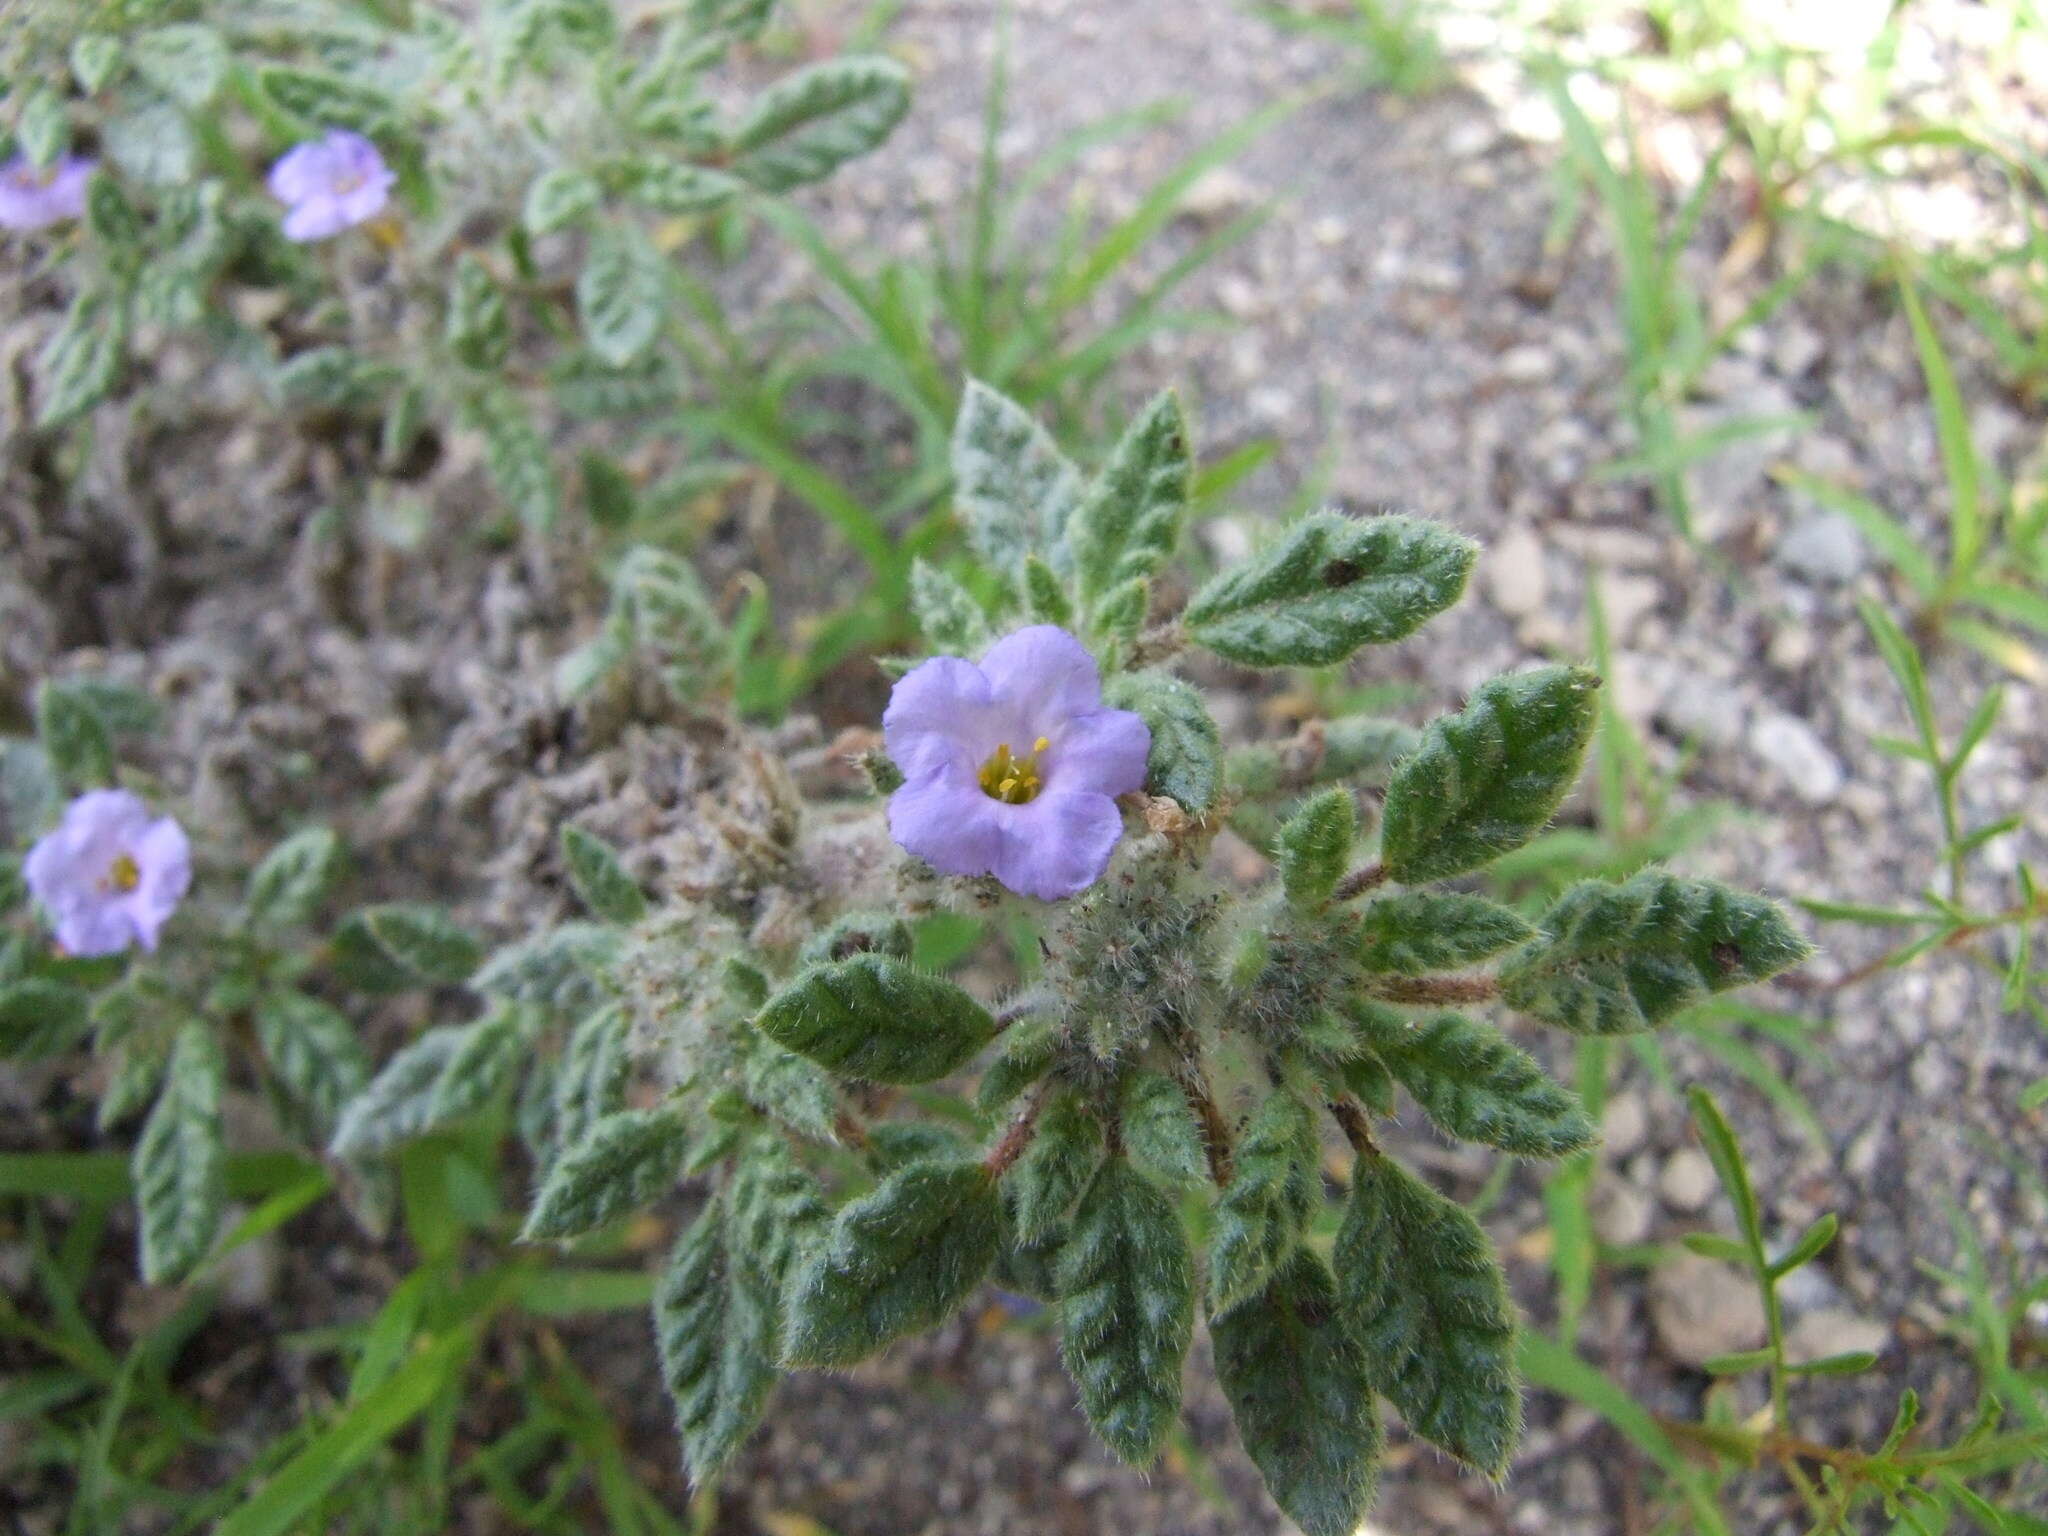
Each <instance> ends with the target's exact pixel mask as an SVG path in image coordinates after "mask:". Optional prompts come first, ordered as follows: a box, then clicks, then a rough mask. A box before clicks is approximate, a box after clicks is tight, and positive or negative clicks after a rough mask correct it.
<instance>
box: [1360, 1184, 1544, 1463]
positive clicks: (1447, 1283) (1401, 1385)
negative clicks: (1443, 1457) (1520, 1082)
mask: <svg viewBox="0 0 2048 1536" xmlns="http://www.w3.org/2000/svg"><path fill="white" fill-rule="evenodd" d="M1335 1257H1336V1269H1337V1294H1338V1298H1339V1300H1340V1301H1341V1303H1342V1305H1343V1307H1344V1309H1345V1311H1346V1313H1347V1314H1348V1315H1349V1318H1350V1320H1351V1323H1352V1326H1353V1328H1354V1329H1355V1330H1356V1332H1357V1335H1358V1340H1359V1343H1360V1344H1361V1346H1362V1347H1363V1348H1364V1350H1365V1358H1366V1361H1367V1362H1368V1368H1369V1369H1370V1370H1371V1372H1372V1375H1373V1385H1374V1386H1375V1387H1376V1388H1377V1389H1378V1390H1379V1391H1380V1392H1381V1393H1383V1394H1384V1395H1385V1396H1386V1397H1388V1398H1389V1399H1390V1400H1392V1402H1393V1404H1394V1406H1395V1407H1396V1408H1398V1409H1400V1410H1401V1416H1402V1417H1403V1418H1404V1419H1406V1420H1407V1421H1408V1427H1409V1428H1410V1429H1412V1430H1414V1431H1415V1433H1417V1434H1418V1435H1421V1436H1422V1437H1423V1438H1424V1439H1425V1440H1428V1441H1430V1442H1431V1443H1432V1444H1434V1445H1437V1446H1440V1447H1442V1448H1443V1449H1444V1450H1446V1451H1449V1452H1450V1453H1451V1454H1452V1455H1453V1456H1456V1457H1457V1458H1458V1459H1459V1460H1460V1461H1464V1462H1467V1463H1469V1464H1470V1465H1472V1466H1474V1467H1476V1468H1478V1469H1479V1470H1480V1471H1481V1472H1484V1473H1486V1474H1487V1475H1488V1476H1489V1477H1499V1476H1500V1475H1501V1474H1502V1473H1504V1472H1505V1471H1506V1470H1507V1466H1508V1461H1509V1458H1510V1457H1512V1456H1513V1454H1514V1449H1515V1441H1516V1439H1517V1438H1518V1437H1519V1436H1520V1434H1521V1425H1522V1394H1521V1386H1520V1383H1519V1382H1518V1381H1517V1380H1516V1377H1515V1368H1514V1360H1515V1319H1514V1313H1513V1312H1512V1311H1511V1310H1510V1307H1509V1304H1508V1294H1507V1283H1506V1281H1505V1279H1504V1278H1503V1277H1502V1275H1501V1271H1500V1265H1499V1263H1498V1262H1497V1261H1496V1260H1495V1259H1494V1257H1493V1250H1492V1249H1491V1248H1490V1247H1489V1246H1488V1244H1487V1241H1486V1235H1485V1234H1484V1233H1483V1232H1481V1231H1480V1230H1479V1224H1478V1223H1477V1222H1475V1221H1474V1220H1473V1219H1472V1218H1471V1216H1470V1215H1469V1214H1467V1212H1466V1211H1465V1209H1464V1207H1463V1206H1460V1205H1457V1204H1455V1203H1454V1202H1452V1201H1449V1200H1446V1199H1445V1198H1444V1197H1443V1196H1442V1195H1439V1194H1438V1193H1437V1192H1436V1191H1435V1190H1433V1189H1431V1188H1429V1187H1428V1186H1427V1185H1425V1184H1422V1183H1421V1182H1419V1181H1418V1180H1417V1179H1415V1177H1414V1176H1413V1175H1411V1174H1410V1173H1409V1172H1408V1171H1407V1170H1406V1169H1404V1168H1402V1167H1401V1166H1400V1165H1399V1164H1398V1163H1396V1162H1394V1161H1393V1160H1392V1159H1390V1158H1387V1157H1383V1156H1380V1155H1377V1154H1370V1153H1369V1154H1367V1155H1365V1156H1362V1157H1360V1158H1359V1159H1358V1162H1357V1164H1356V1165H1355V1167H1354V1169H1353V1172H1352V1178H1351V1199H1350V1203H1349V1204H1348V1205H1347V1206H1346V1208H1345V1212H1344V1223H1343V1225H1342V1226H1341V1227H1340V1228H1339V1229H1338V1232H1337V1247H1336V1255H1335Z"/></svg>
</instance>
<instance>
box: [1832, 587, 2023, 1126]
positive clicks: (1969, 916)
mask: <svg viewBox="0 0 2048 1536" xmlns="http://www.w3.org/2000/svg"><path fill="white" fill-rule="evenodd" d="M1862 614H1863V622H1864V625H1865V626H1866V627H1867V628H1868V629H1869V631H1870V635H1871V638H1872V639H1873V640H1874V641H1875V642H1876V644H1877V649H1878V653H1879V654H1880V655H1881V656H1882V657H1883V658H1884V662H1885V665H1886V667H1887V668H1889V669H1890V671H1891V674H1892V677H1893V678H1894V680H1895V681H1896V682H1897V683H1898V685H1899V693H1900V697H1901V699H1902V701H1903V702H1904V704H1905V707H1906V716H1907V719H1908V720H1909V721H1910V723H1911V725H1912V728H1913V734H1912V735H1911V736H1904V737H1893V736H1884V737H1879V738H1877V739H1876V740H1875V742H1874V743H1873V744H1874V745H1875V746H1877V747H1878V748H1879V750H1881V751H1882V752H1884V753H1885V755H1886V756H1888V757H1892V758H1896V759H1897V760H1899V761H1901V762H1908V763H1914V764H1917V765H1918V766H1919V767H1921V768H1924V769H1926V770H1927V773H1928V775H1929V785H1930V787H1931V788H1932V789H1933V791H1934V798H1935V809H1936V812H1937V814H1938V815H1939V817H1940V820H1941V835H1942V848H1941V854H1940V867H1939V874H1938V875H1930V878H1929V879H1928V882H1927V884H1926V886H1925V887H1924V888H1923V890H1922V891H1921V893H1920V900H1919V902H1918V904H1917V905H1915V906H1906V907H1887V906H1882V905H1877V904H1873V903H1870V902H1858V901H1841V900H1831V899H1821V898H1807V899H1803V900H1802V901H1801V902H1800V905H1801V906H1803V907H1804V908H1806V910H1807V911H1809V912H1811V913H1813V914H1814V916H1816V917H1819V918H1823V919H1827V920H1831V921H1836V922H1845V923H1854V924H1857V925H1859V926H1863V927H1871V928H1890V929H1904V930H1906V931H1907V932H1908V933H1909V934H1910V937H1908V938H1907V939H1905V940H1904V941H1903V942H1901V943H1898V944H1895V945H1893V946H1891V947H1889V948H1887V949H1885V950H1884V951H1883V952H1882V953H1880V954H1879V955H1877V956H1875V957H1874V958H1872V959H1870V960H1868V961H1865V962H1864V963H1863V964H1862V965H1859V966H1857V967H1855V968H1854V969H1853V970H1850V971H1848V972H1846V973H1845V974H1844V975H1842V976H1841V977H1839V978H1838V979H1837V980H1836V981H1835V982H1834V983H1833V985H1834V986H1836V987H1838V988H1839V987H1849V986H1855V985H1857V984H1859V983H1861V982H1864V981H1868V980H1869V979H1870V978H1871V977H1873V976H1878V975H1881V974H1883V973H1884V972H1886V971H1890V970H1894V969H1897V968H1898V967H1901V966H1905V965H1910V964H1912V963H1913V962H1915V961H1917V960H1919V959H1921V958H1923V957H1924V956H1927V955H1931V954H1959V955H1962V956H1964V957H1966V958H1968V959H1969V960H1971V961H1973V962H1975V963H1977V964H1979V965H1982V966H1985V967H1987V968H1989V969H1991V970H1992V971H1994V972H1996V973H1997V974H1998V975H1999V976H2000V977H2001V978H2002V980H2003V985H2002V990H2001V992H2000V997H1999V1006H2000V1007H2001V1008H2002V1009H2004V1010H2005V1011H2006V1012H2008V1013H2019V1012H2024V1013H2026V1014H2027V1015H2028V1016H2030V1017H2031V1018H2032V1019H2033V1020H2034V1021H2035V1023H2037V1024H2038V1025H2040V1026H2041V1028H2042V1029H2043V1030H2048V969H2044V967H2043V965H2042V962H2041V960H2040V957H2039V954H2038V951H2037V947H2036V945H2037V940H2038V939H2039V937H2040V933H2041V930H2042V925H2043V924H2044V923H2048V893H2044V891H2043V890H2042V887H2041V884H2040V882H2039V880H2038V879H2037V878H2036V876H2035V874H2034V870H2033V867H2032V866H2031V865H2030V864H2028V863H2026V862H2025V861H2024V860H2022V861H2020V862H2019V863H2018V864H2017V865H2016V866H2015V868H2014V870H2013V872H2012V874H2011V875H2010V877H2007V878H2009V879H2010V882H2011V883H2010V887H2009V889H2010V895H2009V897H2008V898H2007V899H2006V900H2005V901H2004V902H2002V903H2000V904H1998V905H1996V906H1993V907H1989V908H1986V907H1984V906H1983V905H1981V904H1980V902H1981V896H1980V895H1979V894H1978V893H1977V892H1974V891H1973V890H1972V879H1973V876H1976V877H1979V878H1980V880H1981V876H1982V875H1983V873H1984V871H1983V870H1982V868H1981V866H1982V865H1983V863H1984V859H1983V855H1984V852H1985V850H1986V849H1987V848H1989V847H1990V846H1991V845H1992V844H1993V843H1995V842H1997V841H1998V840H1999V839H2001V838H2004V837H2009V836H2011V835H2013V834H2014V833H2016V832H2018V831H2019V830H2020V828H2021V827H2022V826H2023V825H2024V818H2023V817H2022V816H2019V815H2011V816H2004V817H2000V818H1998V819H1996V820H1994V821H1988V822H1984V823H1982V824H1981V825H1977V826H1971V825H1968V824H1967V821H1966V818H1965V814H1964V809H1963V795H1962V782H1963V778H1964V775H1965V774H1966V773H1967V772H1968V770H1969V768H1970V764H1971V762H1972V760H1973V759H1974V758H1975V757H1976V754H1977V751H1978V749H1979V748H1980V747H1982V746H1983V745H1984V743H1985V741H1986V740H1988V739H1989V738H1990V736H1991V733H1992V731H1993V730H1994V729H1995V728H1996V727H1997V724H1998V716H1999V712H2000V710H2001V709H2002V708H2003V707H2004V702H2005V693H2004V690H2003V688H2001V687H1999V686H1996V685H1994V686H1992V687H1990V688H1987V689H1986V690H1985V691H1984V692H1983V694H1982V695H1980V696H1979V697H1978V700H1977V702H1976V704H1975V705H1974V706H1973V707H1972V708H1971V710H1970V712H1969V714H1968V716H1967V717H1966V718H1965V719H1964V721H1963V724H1962V726H1961V727H1960V728H1959V729H1958V730H1957V732H1956V733H1955V735H1954V736H1953V737H1952V738H1951V737H1949V736H1948V735H1947V734H1946V733H1944V732H1943V730H1942V728H1941V724H1940V721H1939V720H1938V719H1937V717H1936V711H1935V704H1934V692H1933V689H1932V687H1931V686H1930V684H1929V682H1928V678H1927V670H1926V664H1925V662H1924V661H1923V659H1922V657H1921V655H1920V650H1919V647H1917V646H1916V645H1915V644H1914V643H1913V640H1912V638H1911V636H1909V635H1908V634H1907V632H1906V631H1905V629H1904V628H1902V627H1901V626H1900V624H1899V622H1898V620H1896V619H1894V618H1893V617H1892V616H1891V614H1890V613H1888V612H1887V611H1886V610H1885V609H1884V608H1883V607H1881V606H1879V605H1878V604H1877V603H1875V602H1871V601H1869V600H1868V599H1866V600H1865V601H1864V602H1863V604H1862ZM1944 887H1945V889H1944ZM2044 1103H2048V1078H2041V1079H2039V1080H2037V1081H2035V1082H2033V1083H2031V1084H2029V1085H2028V1086H2027V1088H2026V1089H2025V1090H2024V1092H2023V1093H2022V1094H2021V1105H2022V1107H2023V1108H2028V1109H2034V1108H2038V1107H2039V1106H2040V1105H2042V1104H2044Z"/></svg>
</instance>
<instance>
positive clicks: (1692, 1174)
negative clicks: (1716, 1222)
mask: <svg viewBox="0 0 2048 1536" xmlns="http://www.w3.org/2000/svg"><path fill="white" fill-rule="evenodd" d="M1720 1187H1721V1185H1720V1181H1719V1180H1718V1179H1717V1178H1715V1177H1714V1165H1713V1164H1712V1163H1711V1162H1709V1161H1708V1160H1707V1155H1706V1153H1704V1152H1702V1151H1700V1150H1699V1149H1698V1148H1697V1147H1680V1148H1679V1149H1678V1150H1677V1151H1676V1152H1674V1153H1672V1154H1671V1155H1670V1156H1669V1157H1667V1158H1666V1159H1664V1168H1663V1171H1662V1172H1660V1173H1659V1174H1658V1175H1657V1193H1658V1194H1659V1195H1661V1196H1663V1197H1664V1203H1665V1204H1666V1205H1668V1206H1670V1207H1671V1209H1672V1210H1674V1211H1679V1212H1682V1213H1683V1214H1685V1215H1688V1216H1690V1215H1694V1214H1696V1213H1698V1212H1700V1211H1704V1210H1705V1209H1706V1208H1707V1202H1708V1201H1709V1200H1711V1199H1713V1198H1714V1191H1715V1190H1717V1189H1719V1188H1720Z"/></svg>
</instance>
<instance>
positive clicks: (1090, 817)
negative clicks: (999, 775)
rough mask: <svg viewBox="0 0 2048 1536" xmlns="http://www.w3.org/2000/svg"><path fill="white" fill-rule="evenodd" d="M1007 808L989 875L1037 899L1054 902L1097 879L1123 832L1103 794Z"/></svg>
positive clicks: (1118, 814)
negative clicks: (993, 866)
mask: <svg viewBox="0 0 2048 1536" xmlns="http://www.w3.org/2000/svg"><path fill="white" fill-rule="evenodd" d="M990 803H991V804H993V803H994V802H990ZM1008 809H1009V810H1010V811H1011V813H1012V814H1011V815H1010V816H1008V817H1006V818H1004V826H1003V841H1002V851H1001V855H1000V857H999V858H998V859H997V861H996V865H995V876H996V878H997V879H998V880H1000V881H1002V882H1003V884H1004V885H1006V886H1008V887H1009V888H1010V889H1011V890H1013V891H1015V892H1017V893H1018V894H1019V895H1022V896H1036V897H1037V898H1038V899H1039V900H1040V901H1058V900H1060V899H1061V898H1063V897H1067V896H1072V895H1075V894H1077V893H1078V892H1081V891H1085V890H1087V889H1088V887H1089V886H1091V885H1093V884H1094V883H1095V882H1096V881H1097V880H1100V879H1101V878H1102V872H1103V870H1105V869H1106V868H1108V867H1109V856H1110V854H1111V853H1112V852H1114V851H1115V849H1116V843H1117V839H1118V838H1120V837H1122V836H1123V833H1124V818H1123V813H1122V812H1121V811H1119V810H1118V809H1117V807H1116V802H1115V801H1114V800H1112V799H1110V797H1109V796H1107V795H1099V794H1089V793H1081V794H1045V795H1040V796H1039V797H1038V798H1037V799H1036V800H1034V801H1032V802H1031V803H1030V804H1029V805H1020V806H1012V807H1008Z"/></svg>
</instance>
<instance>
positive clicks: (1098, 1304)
mask: <svg viewBox="0 0 2048 1536" xmlns="http://www.w3.org/2000/svg"><path fill="white" fill-rule="evenodd" d="M1058 1288H1059V1296H1060V1303H1059V1312H1060V1355H1061V1358H1062V1359H1064V1360H1065V1362H1066V1366H1067V1374H1068V1375H1070V1376H1072V1377H1073V1378H1074V1385H1075V1386H1076V1387H1077V1388H1078V1389H1079V1392H1080V1398H1081V1409H1082V1411H1083V1412H1084V1413H1086V1414H1087V1415H1088V1422H1089V1423H1090V1424H1093V1425H1094V1426H1095V1432H1096V1433H1097V1434H1099V1435H1100V1436H1102V1438H1103V1440H1104V1442H1105V1443H1107V1444H1108V1446H1109V1448H1110V1449H1111V1450H1113V1451H1115V1452H1116V1453H1117V1455H1119V1456H1121V1457H1122V1458H1123V1459H1124V1460H1125V1461H1127V1462H1130V1463H1131V1464H1132V1465H1134V1466H1144V1465H1146V1464H1148V1463H1149V1462H1150V1461H1151V1460H1152V1458H1153V1457H1154V1456H1156V1455H1157V1454H1158V1453H1159V1447H1160V1444H1161V1442H1162V1441H1164V1440H1165V1438H1166V1435H1167V1432H1168V1431H1169V1430H1170V1429H1172V1428H1173V1423H1174V1420H1175V1418H1176V1417H1177V1416H1178V1415H1179V1413H1180V1395H1181V1390H1180V1373H1181V1362H1182V1361H1183V1360H1185V1359H1186V1358H1187V1352H1188V1343H1189V1341H1190V1339H1191V1338H1192V1337H1193V1333H1194V1319H1195V1275H1194V1260H1193V1259H1192V1258H1191V1257H1190V1256H1189V1254H1188V1243H1187V1237H1186V1235H1185V1234H1184V1233H1183V1232H1182V1231H1181V1225H1180V1215H1179V1213H1178V1212H1176V1211H1175V1210H1174V1208H1173V1203H1172V1202H1171V1201H1170V1200H1168V1199H1167V1198H1166V1196H1165V1195H1164V1194H1162V1193H1161V1192H1160V1190H1159V1188H1158V1186H1157V1185H1155V1184H1153V1183H1152V1182H1151V1180H1149V1179H1147V1178H1146V1177H1145V1176H1144V1175H1143V1174H1141V1173H1139V1172H1137V1171H1136V1170H1135V1169H1133V1168H1132V1167H1131V1166H1130V1165H1129V1164H1128V1163H1125V1162H1123V1161H1121V1160H1120V1159H1114V1158H1113V1159H1111V1160H1110V1161H1109V1162H1107V1163H1105V1164H1103V1167H1102V1171H1101V1172H1100V1173H1098V1174H1097V1175H1096V1176H1095V1182H1094V1183H1093V1184H1091V1185H1089V1186H1088V1189H1087V1192H1086V1193H1085V1194H1084V1195H1082V1197H1081V1204H1080V1208H1079V1209H1078V1210H1077V1211H1076V1212H1075V1214H1074V1220H1073V1223H1072V1225H1071V1226H1070V1227H1069V1229H1068V1233H1067V1242H1066V1246H1065V1247H1064V1248H1062V1249H1061V1251H1060V1257H1059V1276H1058Z"/></svg>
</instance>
